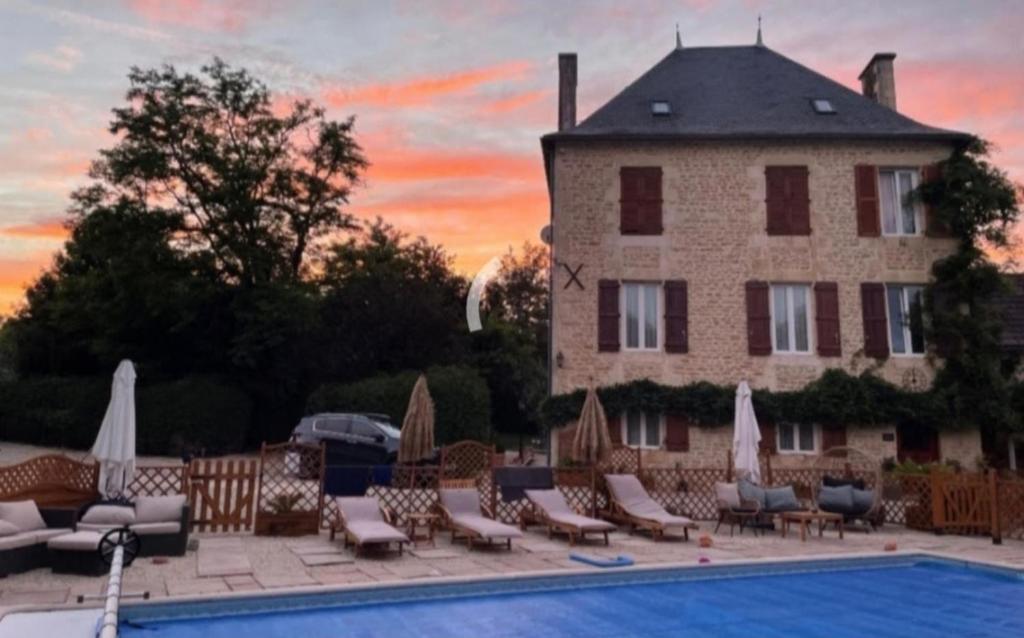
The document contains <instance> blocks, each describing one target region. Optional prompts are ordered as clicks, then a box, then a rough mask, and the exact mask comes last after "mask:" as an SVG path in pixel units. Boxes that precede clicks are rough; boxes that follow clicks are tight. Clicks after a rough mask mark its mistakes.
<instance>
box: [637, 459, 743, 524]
mask: <svg viewBox="0 0 1024 638" xmlns="http://www.w3.org/2000/svg"><path fill="white" fill-rule="evenodd" d="M725 480H726V469H725V468H722V469H716V468H647V469H645V470H643V472H642V473H641V474H640V481H641V482H642V483H643V484H644V487H646V488H647V491H648V493H649V494H650V495H651V498H653V499H654V500H656V501H658V502H659V503H661V505H662V507H664V508H665V509H667V510H668V511H669V512H672V513H675V514H679V515H682V516H689V517H690V518H693V519H694V520H705V521H706V520H714V519H716V518H717V516H718V507H717V504H716V502H715V483H717V482H724V481H725Z"/></svg>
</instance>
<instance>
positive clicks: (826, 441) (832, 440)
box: [821, 425, 846, 457]
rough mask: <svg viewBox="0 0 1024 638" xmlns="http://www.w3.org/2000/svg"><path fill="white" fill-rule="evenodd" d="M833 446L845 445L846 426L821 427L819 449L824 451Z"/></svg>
mask: <svg viewBox="0 0 1024 638" xmlns="http://www.w3.org/2000/svg"><path fill="white" fill-rule="evenodd" d="M834 447H846V427H844V426H842V425H840V426H837V427H832V426H829V427H822V428H821V451H822V452H825V451H827V450H830V449H832V448H834ZM837 456H840V457H842V456H846V454H845V453H843V454H841V455H840V454H837Z"/></svg>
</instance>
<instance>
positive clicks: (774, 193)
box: [764, 166, 789, 235]
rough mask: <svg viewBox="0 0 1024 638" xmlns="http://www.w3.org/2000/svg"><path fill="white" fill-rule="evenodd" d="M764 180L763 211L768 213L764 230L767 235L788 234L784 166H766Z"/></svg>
mask: <svg viewBox="0 0 1024 638" xmlns="http://www.w3.org/2000/svg"><path fill="white" fill-rule="evenodd" d="M764 178H765V200H764V204H765V210H767V212H768V224H767V227H766V230H767V232H768V234H769V235H788V234H789V214H788V213H787V211H786V173H785V167H784V166H767V167H765V169H764Z"/></svg>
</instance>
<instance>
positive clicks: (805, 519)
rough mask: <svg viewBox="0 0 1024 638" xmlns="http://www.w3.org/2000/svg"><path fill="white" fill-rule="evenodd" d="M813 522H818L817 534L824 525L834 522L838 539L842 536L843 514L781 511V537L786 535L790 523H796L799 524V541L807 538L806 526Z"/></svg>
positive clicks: (821, 532)
mask: <svg viewBox="0 0 1024 638" xmlns="http://www.w3.org/2000/svg"><path fill="white" fill-rule="evenodd" d="M814 522H817V523H818V536H822V535H823V532H824V531H825V526H826V525H828V524H829V523H834V524H835V526H836V529H838V530H839V538H840V540H841V539H842V538H843V516H842V515H841V514H832V513H830V512H783V513H782V537H783V538H785V537H786V532H788V531H789V525H790V523H797V524H798V525H799V526H800V542H801V543H802V542H804V541H806V540H807V528H808V527H810V526H811V524H813V523H814Z"/></svg>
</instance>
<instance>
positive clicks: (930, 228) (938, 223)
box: [921, 164, 951, 237]
mask: <svg viewBox="0 0 1024 638" xmlns="http://www.w3.org/2000/svg"><path fill="white" fill-rule="evenodd" d="M941 177H942V171H941V170H940V169H939V165H938V164H929V165H927V166H922V167H921V182H922V183H924V182H933V181H937V180H938V179H940V178H941ZM924 229H925V234H926V235H928V236H929V237H949V236H950V235H951V233H950V230H949V226H948V225H947V224H944V223H943V222H942V220H941V219H939V217H938V213H937V212H936V210H935V208H934V207H933V206H929V205H928V204H924Z"/></svg>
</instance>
